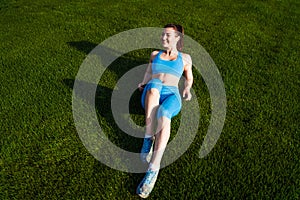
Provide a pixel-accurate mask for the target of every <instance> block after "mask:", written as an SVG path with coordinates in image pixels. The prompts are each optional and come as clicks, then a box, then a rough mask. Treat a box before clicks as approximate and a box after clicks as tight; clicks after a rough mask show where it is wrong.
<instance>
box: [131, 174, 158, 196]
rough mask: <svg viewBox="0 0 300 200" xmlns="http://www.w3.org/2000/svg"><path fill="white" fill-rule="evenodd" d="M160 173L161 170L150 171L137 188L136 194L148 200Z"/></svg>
mask: <svg viewBox="0 0 300 200" xmlns="http://www.w3.org/2000/svg"><path fill="white" fill-rule="evenodd" d="M158 172H159V170H157V171H152V170H148V171H147V172H146V175H145V177H144V178H143V180H142V181H141V183H140V184H139V186H138V187H137V191H136V193H137V194H138V195H139V196H140V197H142V198H147V197H148V196H149V195H150V193H151V191H152V189H153V187H154V184H155V182H156V179H157V176H158Z"/></svg>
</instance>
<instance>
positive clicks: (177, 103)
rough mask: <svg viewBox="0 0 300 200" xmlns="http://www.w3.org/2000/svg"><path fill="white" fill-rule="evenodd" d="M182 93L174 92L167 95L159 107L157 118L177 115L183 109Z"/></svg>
mask: <svg viewBox="0 0 300 200" xmlns="http://www.w3.org/2000/svg"><path fill="white" fill-rule="evenodd" d="M181 106H182V104H181V98H180V95H178V94H176V93H173V94H170V95H168V96H167V97H165V98H164V99H163V101H162V103H161V105H160V106H159V108H158V111H157V118H160V117H162V116H165V117H167V118H169V119H171V118H172V117H174V116H176V115H177V114H178V113H179V112H180V110H181Z"/></svg>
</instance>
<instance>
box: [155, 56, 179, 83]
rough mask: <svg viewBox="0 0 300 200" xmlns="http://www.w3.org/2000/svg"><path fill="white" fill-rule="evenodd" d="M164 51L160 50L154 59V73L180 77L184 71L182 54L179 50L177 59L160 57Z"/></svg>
mask: <svg viewBox="0 0 300 200" xmlns="http://www.w3.org/2000/svg"><path fill="white" fill-rule="evenodd" d="M162 53H163V51H159V53H158V54H157V55H156V56H155V58H154V59H153V61H152V74H159V73H166V74H172V75H175V76H177V77H178V78H180V77H181V75H182V73H183V61H182V54H181V53H180V52H178V56H177V59H176V60H163V59H161V58H160V55H161V54H162Z"/></svg>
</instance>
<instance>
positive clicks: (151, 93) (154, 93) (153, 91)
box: [147, 88, 159, 97]
mask: <svg viewBox="0 0 300 200" xmlns="http://www.w3.org/2000/svg"><path fill="white" fill-rule="evenodd" d="M147 94H148V96H149V95H151V96H154V97H159V91H158V90H157V89H156V88H151V89H150V90H148V93H147Z"/></svg>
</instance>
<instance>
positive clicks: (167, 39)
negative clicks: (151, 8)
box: [137, 24, 193, 198]
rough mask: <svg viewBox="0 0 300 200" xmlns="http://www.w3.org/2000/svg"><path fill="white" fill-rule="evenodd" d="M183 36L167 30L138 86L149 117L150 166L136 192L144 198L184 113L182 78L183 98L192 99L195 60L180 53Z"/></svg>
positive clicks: (145, 150)
mask: <svg viewBox="0 0 300 200" xmlns="http://www.w3.org/2000/svg"><path fill="white" fill-rule="evenodd" d="M183 35H184V31H183V27H182V26H180V25H176V24H167V25H165V26H164V30H163V33H162V36H161V42H162V46H163V48H164V49H165V50H163V51H153V52H152V54H151V58H150V63H149V65H148V67H147V70H146V73H145V75H144V79H143V82H142V83H140V84H139V85H138V87H139V89H140V91H143V94H142V106H143V108H144V109H145V113H146V133H145V138H144V142H143V147H142V150H141V159H142V161H144V162H150V163H149V168H148V170H147V172H146V175H145V177H144V179H143V180H142V181H141V183H140V184H139V186H138V188H137V194H138V195H139V196H140V197H142V198H146V197H148V196H149V194H150V192H151V191H152V189H153V187H154V184H155V181H156V179H157V176H158V172H159V169H160V162H161V159H162V156H163V152H164V150H165V148H166V146H167V143H168V140H169V137H170V129H171V119H172V117H174V116H176V115H177V114H178V113H179V112H180V109H181V97H180V94H179V90H178V83H179V80H180V77H181V75H182V74H184V76H185V87H184V90H183V94H182V95H183V97H184V98H185V100H190V99H191V97H192V95H191V92H190V88H191V87H192V84H193V74H192V60H191V57H190V55H188V54H185V53H182V52H181V51H182V47H183ZM156 123H157V125H156ZM155 126H156V129H155ZM154 140H155V144H154V145H153V143H154ZM153 146H154V152H153V155H152V148H153Z"/></svg>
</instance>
